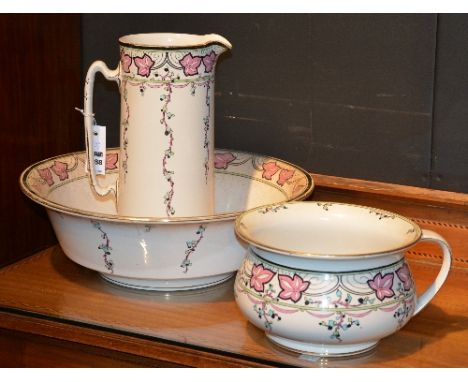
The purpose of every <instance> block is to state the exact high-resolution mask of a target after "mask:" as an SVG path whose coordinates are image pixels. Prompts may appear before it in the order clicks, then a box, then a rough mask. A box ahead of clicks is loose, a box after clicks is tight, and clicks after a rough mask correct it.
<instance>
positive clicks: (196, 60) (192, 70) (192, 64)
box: [179, 53, 202, 76]
mask: <svg viewBox="0 0 468 382" xmlns="http://www.w3.org/2000/svg"><path fill="white" fill-rule="evenodd" d="M201 62H202V58H201V57H198V56H195V57H194V56H192V54H191V53H188V54H186V55H185V56H184V57H183V58H182V60H179V63H180V64H181V65H182V67H183V68H184V74H185V75H186V76H194V75H196V74H198V68H199V66H200V64H201Z"/></svg>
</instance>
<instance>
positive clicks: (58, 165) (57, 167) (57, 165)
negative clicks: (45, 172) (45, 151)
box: [50, 161, 68, 181]
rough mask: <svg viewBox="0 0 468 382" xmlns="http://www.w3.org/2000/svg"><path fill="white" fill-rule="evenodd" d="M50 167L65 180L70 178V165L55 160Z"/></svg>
mask: <svg viewBox="0 0 468 382" xmlns="http://www.w3.org/2000/svg"><path fill="white" fill-rule="evenodd" d="M50 169H51V170H52V171H53V172H54V174H55V175H57V176H58V177H59V179H60V180H61V181H62V180H65V179H68V165H67V164H66V163H63V162H60V161H54V164H53V165H52V166H50Z"/></svg>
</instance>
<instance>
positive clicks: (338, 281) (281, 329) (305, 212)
mask: <svg viewBox="0 0 468 382" xmlns="http://www.w3.org/2000/svg"><path fill="white" fill-rule="evenodd" d="M235 229H236V233H237V235H238V236H239V237H240V238H242V239H243V240H244V241H246V242H247V243H249V244H250V246H249V249H248V251H247V255H246V258H245V259H244V262H243V263H242V265H241V267H240V270H239V272H238V274H237V278H236V282H235V287H234V288H235V296H236V301H237V304H238V305H239V307H240V309H241V311H242V313H243V314H244V315H245V316H246V317H247V318H248V320H249V321H250V322H251V323H253V324H254V325H255V326H257V327H258V328H260V329H262V330H264V331H265V332H266V335H267V337H268V338H269V339H270V340H272V341H273V342H274V343H276V344H278V345H280V346H282V347H285V348H288V349H290V350H293V351H297V352H301V353H312V354H317V355H321V356H341V355H351V354H357V353H361V352H364V351H367V350H369V349H371V348H373V347H374V346H376V344H377V342H378V341H379V340H380V339H381V338H383V337H386V336H388V335H390V334H392V333H394V332H396V331H397V330H399V329H400V328H401V327H402V326H403V325H405V324H406V323H407V322H408V321H409V320H410V318H411V317H412V316H414V315H415V314H417V313H418V312H420V311H421V309H423V308H424V307H425V306H426V305H427V303H428V302H429V301H430V300H431V299H432V298H433V297H434V295H435V294H436V293H437V291H438V290H439V288H440V287H441V286H442V284H443V283H444V281H445V279H446V278H447V275H448V272H449V269H450V263H451V250H450V247H449V245H448V243H447V242H446V241H445V240H444V239H443V238H442V237H441V236H440V235H438V234H437V233H435V232H432V231H427V230H421V229H420V228H419V226H417V225H416V224H415V223H414V222H412V221H411V220H409V219H407V218H404V217H402V216H399V215H397V214H394V213H392V212H388V211H384V210H379V209H375V208H370V207H364V206H359V205H351V204H341V203H334V202H297V203H280V204H275V205H271V206H267V207H260V208H256V209H254V210H251V211H247V212H245V213H243V214H241V215H240V216H239V217H238V218H237V220H236V226H235ZM419 241H432V242H435V243H437V244H438V245H439V246H440V247H441V248H442V250H443V255H444V256H443V263H442V268H441V270H440V272H439V274H438V276H437V278H436V279H435V281H434V283H433V284H432V285H431V286H430V287H429V288H428V289H427V290H426V291H425V292H424V293H423V294H422V295H420V296H416V292H415V286H414V280H413V277H412V275H411V272H410V268H409V266H408V263H407V262H406V261H405V257H404V254H405V251H406V250H407V249H408V248H410V247H411V246H413V245H414V244H416V243H418V242H419Z"/></svg>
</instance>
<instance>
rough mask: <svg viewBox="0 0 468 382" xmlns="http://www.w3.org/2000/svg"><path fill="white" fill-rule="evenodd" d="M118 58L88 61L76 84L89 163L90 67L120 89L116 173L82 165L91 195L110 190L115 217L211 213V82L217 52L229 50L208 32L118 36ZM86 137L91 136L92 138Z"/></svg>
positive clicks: (91, 130) (92, 73)
mask: <svg viewBox="0 0 468 382" xmlns="http://www.w3.org/2000/svg"><path fill="white" fill-rule="evenodd" d="M119 44H120V62H119V64H118V66H117V68H116V69H114V70H110V69H109V68H108V67H107V66H106V64H105V63H104V62H102V61H95V62H93V63H92V64H91V66H90V67H89V69H88V72H87V75H86V82H85V89H84V111H83V114H84V117H85V132H86V147H87V157H88V160H89V163H94V161H95V160H97V161H101V159H100V158H95V157H94V155H95V150H94V147H95V146H94V143H93V142H94V141H93V136H94V135H98V132H97V130H96V123H95V122H96V119H95V117H94V113H93V88H94V78H95V75H96V73H97V72H101V73H102V74H103V75H104V77H105V78H106V79H108V80H112V81H116V82H117V83H118V86H119V90H120V97H121V99H120V161H119V176H118V178H117V179H118V180H115V179H114V182H105V181H104V180H103V179H102V178H105V175H102V174H100V175H97V174H96V170H95V167H94V166H90V180H91V184H92V187H93V189H94V190H95V191H96V192H97V194H99V195H101V196H106V195H108V194H109V193H110V194H112V195H113V197H114V199H115V202H116V204H117V211H118V214H119V215H122V216H146V217H180V216H200V215H212V214H214V203H215V200H214V192H215V191H214V167H213V166H214V101H215V97H214V87H215V66H216V62H217V60H218V57H219V56H220V54H222V53H223V52H224V51H226V50H227V49H230V48H231V44H230V43H229V41H227V40H226V39H225V38H224V37H221V36H219V35H216V34H208V35H189V34H174V33H151V34H136V35H128V36H124V37H121V38H120V39H119ZM93 134H94V135H93Z"/></svg>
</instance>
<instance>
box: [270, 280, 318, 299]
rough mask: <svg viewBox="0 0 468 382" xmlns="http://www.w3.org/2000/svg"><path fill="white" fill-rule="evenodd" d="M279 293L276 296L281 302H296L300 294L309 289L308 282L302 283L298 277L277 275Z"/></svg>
mask: <svg viewBox="0 0 468 382" xmlns="http://www.w3.org/2000/svg"><path fill="white" fill-rule="evenodd" d="M278 279H279V285H280V288H281V293H280V294H279V295H278V297H279V298H281V299H282V300H291V301H293V302H298V301H299V300H300V299H301V297H302V292H304V291H306V290H307V288H309V285H310V282H309V281H304V280H303V279H302V278H301V277H300V276H299V275H297V274H295V275H294V277H289V276H288V275H278Z"/></svg>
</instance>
